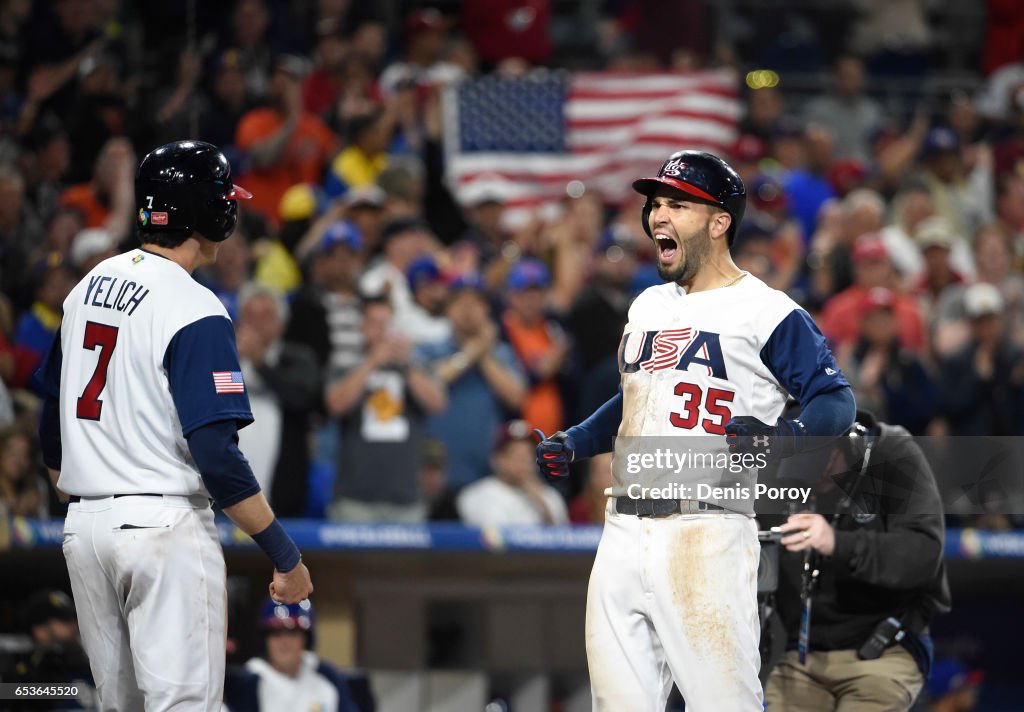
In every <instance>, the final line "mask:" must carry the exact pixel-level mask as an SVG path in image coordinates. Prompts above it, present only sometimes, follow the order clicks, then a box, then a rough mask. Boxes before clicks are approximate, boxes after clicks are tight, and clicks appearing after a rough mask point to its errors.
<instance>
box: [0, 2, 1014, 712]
mask: <svg viewBox="0 0 1024 712" xmlns="http://www.w3.org/2000/svg"><path fill="white" fill-rule="evenodd" d="M183 138H199V139H202V140H207V141H211V142H213V143H216V144H217V145H219V146H221V147H223V148H224V150H225V152H226V153H227V154H228V155H229V157H230V159H231V160H232V162H233V166H234V171H235V176H236V182H238V183H239V184H240V185H242V186H244V187H246V188H247V189H249V190H250V191H252V192H253V193H254V194H255V195H256V199H255V200H253V201H251V203H252V204H251V205H246V206H244V208H245V210H246V212H245V214H244V216H243V219H242V221H241V225H240V228H239V230H238V231H237V233H236V235H235V236H233V237H232V238H231V239H230V240H229V241H228V242H226V243H225V244H224V247H223V250H222V252H221V258H220V261H219V262H218V264H217V265H216V266H215V267H213V268H211V269H209V270H207V271H205V272H204V273H202V274H198V275H197V279H200V280H201V281H202V282H203V283H204V284H206V285H208V286H209V287H210V289H212V290H213V291H214V292H216V293H217V294H218V296H219V297H220V298H221V299H222V300H223V302H224V304H225V305H226V307H227V308H228V310H229V312H230V313H231V315H232V317H233V319H234V320H235V323H236V326H237V335H238V343H239V351H240V355H241V356H242V358H243V366H244V368H245V369H246V382H247V384H249V392H250V398H251V400H252V403H253V408H254V413H255V414H256V417H257V422H256V424H254V425H253V426H252V427H250V428H248V429H247V430H246V431H244V432H243V442H242V448H243V451H244V452H246V454H247V456H248V457H249V458H250V460H251V462H252V464H253V466H254V470H255V471H256V473H257V476H258V477H259V479H260V481H261V483H262V485H263V486H264V489H265V490H266V491H267V493H268V495H269V496H270V498H271V502H272V504H273V505H274V507H275V509H276V510H277V511H278V513H279V514H280V515H281V516H283V517H287V518H288V519H289V520H290V522H289V530H290V531H291V532H292V533H293V535H294V536H295V538H296V540H297V542H298V543H299V545H300V547H302V548H303V550H304V552H305V554H306V557H307V560H308V562H309V565H310V569H311V571H312V572H313V576H314V581H315V584H316V587H317V593H316V599H315V604H316V607H317V623H316V625H317V635H316V647H317V650H318V652H319V653H320V654H321V655H322V656H323V657H325V658H327V659H329V660H332V661H334V662H335V663H337V664H339V665H342V666H344V667H347V668H350V669H361V670H364V671H367V672H368V673H369V677H370V679H371V680H372V683H373V689H374V691H375V693H376V696H377V702H378V709H381V710H406V709H408V710H416V709H432V710H433V709H436V710H469V709H482V708H483V707H484V705H485V704H487V703H489V702H492V703H493V705H494V706H493V707H488V709H489V710H501V709H511V710H516V711H519V710H549V709H550V710H555V709H558V710H576V709H589V707H588V706H587V705H588V699H587V694H588V693H587V680H586V662H585V655H584V650H583V636H582V621H583V606H584V597H585V582H586V576H587V573H588V570H589V564H590V560H591V558H592V556H593V551H594V548H595V547H596V543H597V540H598V538H599V535H600V526H601V517H602V515H601V511H602V510H601V507H600V501H601V494H600V493H601V491H602V490H603V488H604V486H606V479H607V477H608V474H607V470H608V463H607V461H606V460H602V461H599V462H598V463H597V464H595V465H594V466H592V467H591V466H581V467H579V468H578V471H575V472H574V476H573V477H572V479H571V481H570V482H568V483H565V485H564V486H563V487H561V488H560V489H558V490H555V489H554V488H552V487H550V486H549V485H548V484H546V483H544V482H541V481H540V480H539V479H538V478H537V477H536V476H535V474H534V467H533V464H532V446H531V445H529V444H528V442H527V441H526V440H525V439H524V438H523V435H522V433H523V432H524V431H523V425H522V424H521V423H518V422H513V423H512V425H509V426H503V424H505V423H508V422H510V421H518V420H519V419H523V420H525V421H527V422H528V423H530V424H531V425H533V426H537V427H541V428H543V429H544V430H545V432H550V431H553V430H557V429H559V428H561V427H564V426H566V425H569V424H572V423H575V422H578V420H579V419H580V418H581V417H582V416H585V415H586V414H588V413H589V412H591V410H592V409H593V408H594V407H595V406H596V405H597V404H599V403H601V402H603V401H604V400H605V399H606V398H607V397H608V396H609V395H610V394H611V393H613V392H614V389H615V388H616V382H617V373H616V371H615V359H614V355H615V350H616V347H617V343H618V339H619V335H620V334H621V329H622V326H623V324H624V323H625V314H626V308H627V307H628V304H629V301H630V299H631V298H632V297H633V296H635V295H636V294H637V293H638V292H639V291H640V290H642V289H643V288H645V287H646V286H648V285H650V284H652V283H654V282H655V281H656V280H657V275H656V273H655V272H654V269H653V266H652V264H651V250H650V246H649V244H648V240H647V238H646V237H645V236H644V234H643V232H642V230H641V228H640V225H639V219H638V217H639V209H640V203H639V202H638V199H637V197H636V196H635V195H631V193H630V191H629V190H628V183H629V180H630V179H631V178H632V177H633V176H635V175H640V174H647V173H650V172H651V171H654V170H656V168H657V166H658V165H660V162H661V160H662V159H663V158H664V157H665V156H667V155H668V153H670V152H672V151H674V150H677V149H678V148H682V147H702V148H707V149H710V150H713V151H715V152H717V153H720V154H722V155H724V156H726V157H727V158H729V159H730V160H731V161H732V162H733V163H734V165H736V167H737V168H738V170H740V172H741V174H742V176H743V178H744V180H745V181H746V183H747V186H748V192H749V195H750V197H749V200H748V208H747V217H746V219H745V221H744V223H743V226H742V228H741V230H740V233H739V236H738V240H737V243H736V245H735V247H734V254H735V259H736V261H737V262H738V264H740V266H741V267H742V268H743V269H746V270H749V271H750V272H752V273H754V274H756V275H757V276H759V277H760V278H761V279H763V280H765V281H766V282H768V283H769V284H771V285H772V286H775V287H777V288H779V289H783V290H786V291H787V292H788V293H790V294H791V295H792V296H793V297H794V298H795V299H796V300H797V301H798V302H800V303H801V304H802V305H804V306H805V307H806V308H807V309H808V311H810V312H811V313H812V314H813V315H814V316H815V318H816V319H817V321H818V323H819V325H820V326H821V327H822V329H823V331H824V332H825V334H826V336H828V338H829V339H830V340H831V342H832V346H833V349H834V351H835V353H836V354H837V358H838V359H839V362H840V364H841V366H842V367H843V369H844V372H845V373H846V374H847V376H848V378H849V379H850V381H851V383H853V384H854V386H855V391H856V395H857V398H858V403H859V405H860V406H861V407H868V408H870V409H872V410H873V411H874V412H876V413H877V414H878V415H879V416H880V417H881V418H882V419H884V420H886V421H888V422H891V423H896V424H900V425H903V426H904V427H906V428H907V429H908V430H909V431H910V432H911V433H913V434H915V435H929V436H934V437H939V438H942V437H956V436H991V437H1014V436H1020V435H1022V434H1024V351H1022V349H1024V5H1022V4H1020V3H1018V2H1016V1H1015V0H985V1H984V2H983V1H981V0H976V1H975V2H960V1H958V0H888V1H884V0H818V1H812V0H720V1H715V0H465V1H464V2H454V1H453V0H439V1H438V2H434V3H431V4H429V5H428V4H427V3H416V2H400V1H399V0H380V1H377V2H369V1H366V0H291V1H288V0H222V1H218V2H200V1H199V0H165V1H164V2H160V3H149V2H137V1H133V0H48V1H43V0H35V1H34V2H33V0H0V377H2V380H0V566H2V569H3V571H4V572H5V573H4V575H3V580H4V581H5V582H6V583H7V584H8V585H6V586H4V590H3V591H2V592H0V674H2V675H3V676H4V677H3V679H4V680H9V679H14V677H13V676H15V675H16V674H17V673H16V672H15V668H17V666H18V664H19V663H21V664H24V661H25V660H26V656H31V653H32V641H31V638H29V637H28V635H27V634H28V632H29V631H28V626H29V617H30V616H29V614H28V613H27V612H26V611H27V610H28V609H27V608H26V602H27V601H28V599H29V597H30V595H31V594H33V593H34V592H37V591H45V590H64V591H67V590H69V586H68V582H67V576H66V571H65V570H64V568H63V559H62V557H61V554H60V548H59V544H60V540H61V526H62V518H63V512H64V508H63V506H62V505H61V504H60V503H59V502H58V501H57V499H56V497H55V496H54V494H53V493H52V492H51V491H50V488H49V486H48V484H47V481H46V475H45V470H44V469H43V467H42V463H41V461H40V458H39V453H38V447H37V443H36V435H35V431H36V428H35V424H36V419H37V413H38V405H39V399H38V396H37V392H36V384H35V382H34V381H33V378H32V375H33V372H34V370H35V368H36V367H37V365H38V363H39V359H40V358H41V356H42V355H43V354H44V353H45V351H46V349H47V348H48V345H49V342H50V340H51V338H52V334H53V333H54V331H55V329H56V328H57V325H58V324H59V322H60V305H61V303H62V300H63V298H64V296H65V295H66V294H67V292H68V290H69V289H70V287H71V286H72V285H73V284H74V283H75V281H76V280H77V279H78V278H79V277H80V276H81V275H82V274H84V273H85V272H87V271H88V270H89V269H90V268H91V267H92V266H93V265H95V264H96V263H97V262H98V261H100V260H102V259H104V258H105V257H107V256H109V255H111V254H114V253H115V252H117V251H120V250H123V249H127V248H128V247H130V246H132V245H134V244H135V240H134V234H133V232H134V228H133V225H134V221H135V219H136V216H135V214H134V203H133V195H132V179H133V171H134V168H135V165H136V164H137V160H138V158H139V157H141V156H142V155H143V154H145V153H146V152H148V151H149V150H151V149H152V148H154V147H156V146H157V145H159V144H161V143H164V142H167V141H171V140H178V139H183ZM364 297H375V298H374V299H369V300H366V299H364ZM467 352H468V353H480V354H485V353H486V354H490V355H489V356H486V357H482V358H481V360H480V361H474V362H471V363H468V364H453V363H452V361H453V359H452V355H453V354H456V353H467ZM484 361H486V363H484ZM460 366H461V368H460ZM422 371H427V372H430V373H432V375H433V376H434V377H436V378H439V379H441V380H444V381H446V382H448V386H449V387H448V389H447V398H446V399H442V400H440V401H439V400H438V399H436V398H431V397H430V394H425V393H423V392H422V390H421V389H418V388H417V387H416V385H415V383H413V382H412V381H414V380H415V377H410V374H412V373H414V372H422ZM374 374H376V375H374ZM359 379H364V381H360V380H359ZM353 392H357V393H358V394H359V395H358V396H352V393H353ZM495 475H496V476H495ZM1009 502H1012V499H1001V498H999V497H994V496H992V497H989V496H982V497H981V499H980V500H978V501H977V502H976V503H978V504H979V506H980V509H975V510H973V511H971V512H950V513H949V516H948V517H947V524H948V535H947V559H948V561H949V570H950V578H951V585H952V589H953V596H954V607H953V611H952V613H951V614H949V615H948V616H945V617H943V618H942V619H940V620H939V621H937V622H936V624H935V626H934V629H933V633H934V636H935V639H936V644H937V651H938V654H939V656H940V657H942V658H944V659H947V660H952V661H956V664H957V665H959V666H960V667H959V668H957V669H960V670H962V671H965V672H967V673H968V674H967V675H966V676H965V675H960V676H959V677H957V676H949V675H947V676H946V677H945V678H943V679H941V680H940V679H936V680H935V681H933V682H932V683H931V685H930V686H929V688H928V689H930V691H931V692H932V693H933V694H934V695H941V693H943V692H948V691H949V690H950V689H952V688H955V687H956V686H957V685H964V684H971V685H976V686H977V689H978V693H979V694H978V700H977V706H976V707H974V709H977V710H984V711H987V712H995V711H1009V710H1021V709H1024V702H1021V700H1022V699H1024V683H1022V681H1021V677H1020V674H1019V670H1020V665H1019V663H1018V662H1017V660H1018V653H1019V649H1018V648H1014V647H1013V645H1018V646H1019V641H1020V640H1022V639H1024V630H1022V627H1024V623H1022V621H1024V616H1022V615H1021V613H1022V608H1021V603H1020V602H1021V600H1024V598H1022V594H1024V575H1022V574H1024V534H1022V532H1021V531H1020V529H1019V527H1020V526H1021V525H1022V524H1024V517H1022V510H1021V509H1020V507H1019V505H1018V506H1017V507H1014V506H1013V504H1010V503H1009ZM481 527H482V528H481ZM222 538H223V541H224V543H225V547H226V555H227V559H228V568H229V573H230V580H229V589H230V596H229V598H230V601H229V605H230V616H231V624H230V625H231V631H230V638H231V641H230V643H231V645H230V648H231V652H230V662H231V663H233V664H241V663H244V662H245V661H246V660H247V659H248V658H249V657H251V656H252V655H254V654H256V653H258V652H259V648H260V641H259V636H258V634H257V632H256V629H255V627H254V623H255V620H256V615H257V611H258V610H259V606H260V603H261V595H262V592H263V591H265V584H266V578H267V577H266V574H267V570H266V569H267V565H266V564H265V561H264V560H263V558H262V557H261V555H260V554H259V552H258V551H255V550H254V549H253V547H252V546H251V544H247V543H246V541H245V540H244V539H245V538H244V537H240V536H239V535H238V533H237V532H236V531H234V530H233V529H232V528H231V527H230V526H229V525H228V524H224V525H223V526H222ZM33 610H34V609H33ZM965 679H967V680H969V682H964V680H965ZM502 705H504V707H502ZM920 708H921V709H928V702H927V701H922V703H921V706H920Z"/></svg>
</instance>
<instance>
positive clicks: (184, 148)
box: [135, 141, 252, 247]
mask: <svg viewBox="0 0 1024 712" xmlns="http://www.w3.org/2000/svg"><path fill="white" fill-rule="evenodd" d="M251 197H252V194H251V193H250V192H249V191H247V190H245V189H244V188H241V187H239V186H237V185H234V184H232V182H231V165H230V164H229V163H228V159H226V158H225V157H224V154H223V153H221V152H220V150H219V149H218V148H217V147H216V146H214V145H213V144H209V143H204V142H203V141H176V142H174V143H168V144H165V145H163V146H161V147H160V148H158V149H156V150H155V151H152V152H151V153H148V154H146V157H145V158H143V159H142V162H141V163H140V164H139V169H138V171H137V172H136V174H135V207H136V208H137V209H138V223H139V231H140V233H142V235H143V242H154V243H157V244H163V245H167V246H170V247H173V246H175V245H177V244H180V243H181V242H183V241H184V240H185V238H187V237H188V236H189V235H191V234H192V233H198V234H199V235H201V236H202V237H205V238H206V239H207V240H210V241H212V242H221V241H222V240H226V239H227V238H228V237H229V236H230V235H231V233H232V231H234V229H235V223H236V222H237V221H238V205H237V203H236V201H238V200H247V199H249V198H251Z"/></svg>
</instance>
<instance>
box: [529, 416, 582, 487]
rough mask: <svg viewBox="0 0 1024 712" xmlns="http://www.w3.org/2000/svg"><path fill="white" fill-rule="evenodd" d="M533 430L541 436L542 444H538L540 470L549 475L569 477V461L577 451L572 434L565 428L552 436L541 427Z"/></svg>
mask: <svg viewBox="0 0 1024 712" xmlns="http://www.w3.org/2000/svg"><path fill="white" fill-rule="evenodd" d="M533 432H534V433H536V435H537V437H539V438H540V444H539V445H537V467H539V468H540V471H541V472H543V473H544V474H545V475H547V476H548V477H554V478H558V477H568V476H569V463H571V462H572V460H573V457H574V456H575V452H576V443H574V442H573V441H572V436H571V435H569V433H567V432H565V431H564V430H559V431H558V432H557V433H554V434H553V435H552V436H551V437H547V436H546V435H544V431H543V430H540V429H539V428H535V429H534V431H533Z"/></svg>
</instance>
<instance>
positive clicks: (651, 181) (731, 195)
mask: <svg viewBox="0 0 1024 712" xmlns="http://www.w3.org/2000/svg"><path fill="white" fill-rule="evenodd" d="M663 185H667V186H668V187H670V188H675V189H676V190H680V191H682V192H684V193H686V194H687V195H688V196H689V197H690V198H691V199H693V200H699V201H700V202H703V203H707V204H709V205H715V206H718V207H719V208H721V209H722V210H724V211H725V212H727V213H729V215H730V216H731V217H732V223H731V224H730V225H729V233H728V240H729V245H730V246H731V245H732V242H733V240H734V239H735V238H736V230H737V229H738V228H739V225H740V221H741V220H743V212H744V210H745V209H746V207H747V190H746V188H744V187H743V180H742V179H741V178H740V176H739V174H738V173H736V171H735V170H733V167H732V166H730V165H729V164H728V163H726V162H725V161H723V160H722V159H721V158H719V157H718V156H716V155H714V154H713V153H705V152H704V151H676V152H675V153H673V154H672V155H671V156H669V157H668V159H667V160H666V161H665V162H664V163H663V164H661V170H659V171H658V175H656V176H654V177H653V178H638V179H637V180H635V181H633V190H635V191H636V192H637V193H640V195H643V196H646V197H647V203H646V204H645V205H644V209H643V225H644V232H646V233H647V236H648V237H653V235H651V225H650V217H651V197H652V196H653V195H654V193H655V191H657V190H658V188H659V187H660V186H663Z"/></svg>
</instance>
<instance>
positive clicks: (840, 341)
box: [818, 233, 925, 353]
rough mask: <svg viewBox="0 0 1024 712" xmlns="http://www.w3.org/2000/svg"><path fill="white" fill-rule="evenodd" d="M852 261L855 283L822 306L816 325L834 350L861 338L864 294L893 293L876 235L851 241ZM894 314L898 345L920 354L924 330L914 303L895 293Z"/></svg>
mask: <svg viewBox="0 0 1024 712" xmlns="http://www.w3.org/2000/svg"><path fill="white" fill-rule="evenodd" d="M851 258H852V260H853V279H854V283H853V284H852V285H851V286H849V287H847V288H846V289H844V290H843V291H841V292H839V293H838V294H836V295H835V296H833V297H832V298H830V299H829V300H828V301H827V302H825V306H824V308H823V309H822V313H821V318H820V319H819V322H818V323H819V324H820V325H821V330H822V332H823V333H824V334H825V336H826V337H827V338H828V339H829V341H830V342H831V343H832V345H833V348H836V349H839V348H842V347H844V346H848V345H849V344H853V343H856V341H857V340H858V339H859V338H860V330H861V316H862V314H863V308H864V304H865V301H864V300H865V298H866V296H867V292H868V291H869V290H871V289H874V288H876V287H886V288H888V289H893V288H894V286H895V285H896V274H895V272H894V270H893V267H892V263H891V262H890V260H889V250H888V248H886V246H885V242H884V241H883V240H882V237H881V236H880V235H879V234H878V233H866V234H863V235H861V236H860V237H858V238H857V239H856V240H855V241H854V244H853V249H852V250H851ZM893 313H894V314H895V316H896V322H897V324H898V325H899V334H900V343H901V344H902V345H903V346H904V347H905V348H907V349H910V350H911V351H913V352H915V353H920V351H921V350H922V349H923V348H924V346H925V329H924V320H923V319H922V318H921V312H920V310H919V308H918V306H917V304H916V302H915V301H914V300H913V299H912V298H910V297H909V296H907V295H905V294H902V293H899V292H894V294H893Z"/></svg>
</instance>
